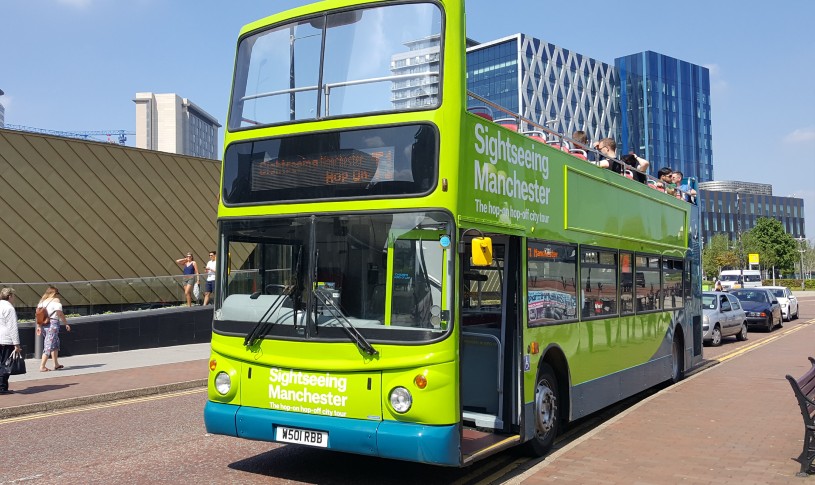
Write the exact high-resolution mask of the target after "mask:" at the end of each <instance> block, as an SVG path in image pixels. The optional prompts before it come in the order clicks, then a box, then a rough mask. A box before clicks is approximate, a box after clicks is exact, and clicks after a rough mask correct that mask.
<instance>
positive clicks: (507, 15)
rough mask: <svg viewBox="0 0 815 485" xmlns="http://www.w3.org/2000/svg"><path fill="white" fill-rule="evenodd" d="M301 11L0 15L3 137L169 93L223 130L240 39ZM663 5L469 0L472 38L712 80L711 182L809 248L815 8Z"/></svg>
mask: <svg viewBox="0 0 815 485" xmlns="http://www.w3.org/2000/svg"><path fill="white" fill-rule="evenodd" d="M306 3H310V2H309V1H304V0H230V1H223V0H221V1H215V0H129V1H121V0H26V1H22V0H17V1H9V0H7V1H4V2H2V4H1V5H0V22H1V24H2V27H3V40H2V44H1V45H0V89H2V90H3V91H5V92H6V95H5V96H3V97H2V98H0V102H2V104H3V105H4V106H5V107H6V123H8V124H16V125H26V126H34V127H39V128H47V129H53V130H65V131H84V130H118V129H124V130H128V131H134V129H135V117H136V114H135V111H136V110H135V104H134V103H133V101H132V99H133V98H134V96H135V93H136V92H141V91H152V92H156V93H165V92H174V93H178V94H179V95H181V96H183V97H186V98H189V99H190V100H192V101H193V102H194V103H196V104H197V105H199V106H200V107H201V108H203V109H204V110H206V111H208V112H209V113H210V114H212V115H213V116H215V117H216V118H218V119H219V120H221V122H222V123H223V120H224V119H225V117H226V108H227V105H228V95H229V86H230V78H231V74H232V66H233V62H234V55H235V41H236V38H237V34H238V31H239V29H240V28H241V27H242V26H243V25H244V24H247V23H249V22H251V21H254V20H257V19H259V18H262V17H265V16H267V15H270V14H272V13H275V12H277V11H280V10H285V9H287V8H290V7H295V6H299V5H303V4H306ZM670 4H671V5H677V4H679V2H671V3H670ZM667 5H668V4H663V3H662V2H654V1H645V0H622V1H619V2H609V1H608V0H604V1H599V0H583V1H581V2H573V3H570V4H566V3H564V2H552V1H549V0H505V1H496V0H467V9H468V17H467V21H468V35H469V36H470V37H471V38H474V39H476V40H479V41H486V40H491V39H495V38H499V37H504V36H506V35H510V34H514V33H517V32H523V33H526V34H529V35H532V36H535V37H537V38H540V39H542V40H545V41H547V42H551V43H553V44H556V45H559V46H562V47H565V48H567V49H570V50H572V51H576V52H579V53H581V54H584V55H588V56H590V57H593V58H595V59H598V60H601V61H604V62H607V63H613V62H614V58H615V57H619V56H623V55H627V54H632V53H636V52H641V51H644V50H652V51H656V52H659V53H662V54H666V55H669V56H672V57H676V58H679V59H682V60H685V61H689V62H692V63H695V64H700V65H703V66H706V67H708V68H709V69H710V74H711V100H712V114H711V118H712V122H713V128H712V132H713V164H714V176H715V178H716V179H717V180H745V181H751V182H761V183H770V184H772V185H773V193H774V194H775V195H782V196H789V195H795V196H797V197H802V198H804V199H805V201H806V202H805V204H806V205H805V211H806V215H807V216H808V217H807V227H806V233H807V236H808V237H809V238H810V239H813V238H815V37H813V28H812V25H811V22H812V19H813V18H815V1H810V0H779V1H777V2H772V3H768V2H758V1H755V0H742V1H738V0H684V1H683V2H681V6H679V7H677V9H676V10H675V11H670V10H669V8H667ZM130 138H131V139H130V140H129V142H128V144H131V145H132V143H133V141H134V139H135V137H130Z"/></svg>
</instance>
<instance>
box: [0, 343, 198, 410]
mask: <svg viewBox="0 0 815 485" xmlns="http://www.w3.org/2000/svg"><path fill="white" fill-rule="evenodd" d="M208 359H209V344H208V343H205V344H192V345H180V346H176V347H160V348H155V349H143V350H130V351H126V352H111V353H104V354H87V355H77V356H73V357H60V359H59V360H60V364H62V365H64V366H65V368H63V369H61V370H58V371H55V370H51V371H50V372H40V371H39V368H40V362H39V360H34V359H28V360H26V363H25V364H26V370H27V373H26V374H24V375H21V376H11V378H10V379H9V389H11V390H13V391H14V394H8V395H4V396H0V419H3V418H10V417H13V416H19V415H22V414H29V413H34V412H42V411H49V410H53V409H61V408H66V407H71V406H78V405H84V404H92V403H97V402H104V401H111V400H115V399H123V398H128V397H137V396H145V395H149V394H156V393H160V392H168V391H174V390H180V389H189V388H191V387H197V386H204V385H206V378H207V373H208V372H209V369H208V368H207V360H208ZM47 366H48V367H49V368H51V369H53V367H54V366H53V362H51V361H50V360H49V361H48V364H47Z"/></svg>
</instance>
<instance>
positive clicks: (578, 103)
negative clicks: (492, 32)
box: [467, 34, 620, 140]
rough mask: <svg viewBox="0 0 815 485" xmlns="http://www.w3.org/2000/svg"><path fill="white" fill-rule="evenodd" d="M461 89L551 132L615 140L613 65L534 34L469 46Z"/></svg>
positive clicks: (616, 118) (617, 117)
mask: <svg viewBox="0 0 815 485" xmlns="http://www.w3.org/2000/svg"><path fill="white" fill-rule="evenodd" d="M467 88H468V89H469V90H470V91H472V92H473V93H475V94H477V95H479V96H481V97H483V98H486V99H488V100H489V101H491V102H493V103H495V104H498V105H500V106H502V107H504V108H506V109H508V110H510V111H512V112H515V113H519V114H521V116H523V117H525V118H527V119H531V120H533V121H535V122H537V123H538V124H541V125H545V126H548V127H549V128H551V129H553V130H554V131H557V132H561V133H565V134H567V135H571V134H572V132H574V131H575V130H583V131H585V132H586V133H587V134H588V136H589V139H590V140H599V139H601V138H605V137H612V138H615V139H618V134H619V129H620V126H619V121H620V109H619V104H618V97H619V96H618V89H619V81H618V75H617V71H616V70H615V68H614V66H612V65H610V64H606V63H604V62H601V61H598V60H595V59H592V58H590V57H586V56H584V55H582V54H578V53H576V52H572V51H570V50H568V49H564V48H562V47H558V46H556V45H554V44H550V43H548V42H544V41H542V40H539V39H536V38H534V37H530V36H528V35H524V34H515V35H512V36H509V37H504V38H502V39H497V40H493V41H490V42H485V43H483V44H479V45H477V46H475V47H471V48H469V49H468V50H467ZM477 104H479V103H478V102H477V101H472V102H471V103H470V105H471V106H472V105H477ZM496 116H500V115H496ZM522 128H524V129H526V128H528V127H522Z"/></svg>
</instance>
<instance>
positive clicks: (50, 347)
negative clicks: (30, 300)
mask: <svg viewBox="0 0 815 485" xmlns="http://www.w3.org/2000/svg"><path fill="white" fill-rule="evenodd" d="M37 308H45V310H46V311H47V312H48V325H43V327H42V329H40V328H39V326H38V328H37V335H40V334H41V333H42V332H45V342H43V346H42V361H41V362H40V372H48V371H50V370H51V369H49V368H48V367H46V366H45V363H46V362H47V361H48V356H49V354H50V355H51V358H52V359H53V361H54V370H60V369H62V368H63V367H65V366H64V365H62V364H60V363H59V322H62V323H64V324H65V330H67V331H69V332H70V331H71V326H70V325H68V320H67V319H66V318H65V314H64V313H62V301H60V299H59V290H58V289H56V287H54V286H49V287H48V289H47V290H45V293H43V295H42V298H40V302H39V303H38V304H37Z"/></svg>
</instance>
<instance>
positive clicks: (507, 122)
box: [495, 118, 518, 131]
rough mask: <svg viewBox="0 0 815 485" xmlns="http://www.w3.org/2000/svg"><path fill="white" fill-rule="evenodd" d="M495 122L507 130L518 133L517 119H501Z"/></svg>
mask: <svg viewBox="0 0 815 485" xmlns="http://www.w3.org/2000/svg"><path fill="white" fill-rule="evenodd" d="M495 122H496V123H498V124H499V125H501V126H503V127H504V128H506V129H507V130H511V131H518V122H517V121H516V120H515V118H499V119H497V120H495Z"/></svg>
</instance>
